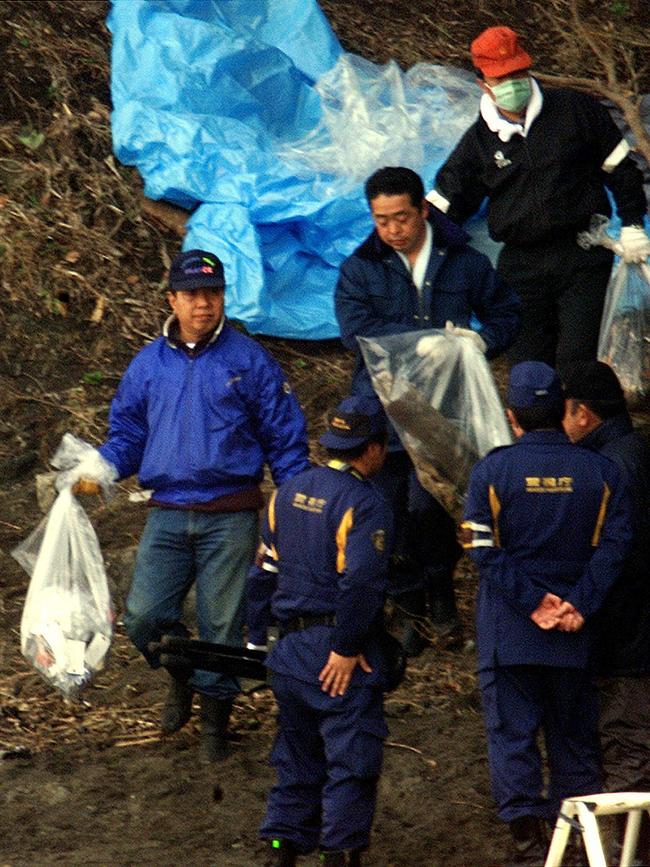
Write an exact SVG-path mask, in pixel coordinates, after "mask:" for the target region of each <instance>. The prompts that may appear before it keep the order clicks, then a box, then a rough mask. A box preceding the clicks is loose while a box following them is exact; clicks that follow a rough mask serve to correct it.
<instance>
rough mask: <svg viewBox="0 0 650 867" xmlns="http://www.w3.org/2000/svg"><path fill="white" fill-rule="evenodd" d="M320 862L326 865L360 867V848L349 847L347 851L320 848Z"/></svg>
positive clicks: (331, 866) (332, 866)
mask: <svg viewBox="0 0 650 867" xmlns="http://www.w3.org/2000/svg"><path fill="white" fill-rule="evenodd" d="M319 858H320V863H321V864H324V865H327V867H361V849H351V850H350V851H349V852H343V851H337V852H334V851H332V850H327V849H321V852H320V856H319Z"/></svg>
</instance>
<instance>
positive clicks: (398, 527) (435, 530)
mask: <svg viewBox="0 0 650 867" xmlns="http://www.w3.org/2000/svg"><path fill="white" fill-rule="evenodd" d="M372 483H373V485H374V486H375V487H377V488H378V489H379V490H380V491H381V493H382V494H383V495H384V496H385V497H386V499H387V500H388V502H389V503H390V504H391V506H392V508H393V515H394V521H395V543H394V548H393V557H392V566H391V585H390V589H389V593H390V595H391V596H393V597H399V596H401V595H403V594H405V593H411V592H412V591H415V590H429V591H430V593H431V595H432V597H433V598H441V599H443V600H445V601H448V602H449V604H450V606H453V599H454V591H453V583H452V576H453V572H454V568H455V566H456V563H457V562H458V559H459V558H460V555H461V554H462V549H461V547H460V545H459V544H458V541H457V540H456V524H455V522H454V519H453V518H452V517H451V515H450V514H449V513H448V512H447V511H446V510H445V509H444V508H443V507H442V506H441V505H440V503H439V502H438V500H436V498H435V497H434V496H432V495H431V494H430V493H429V492H428V491H426V490H425V489H424V488H423V487H422V485H421V484H420V483H419V481H418V479H417V475H416V472H415V468H414V466H413V463H412V462H411V459H410V458H409V456H408V455H407V454H406V452H404V451H397V452H390V453H389V455H388V457H387V460H386V462H385V464H384V466H383V468H382V470H380V472H379V473H377V475H376V476H373V479H372Z"/></svg>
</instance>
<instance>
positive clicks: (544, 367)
mask: <svg viewBox="0 0 650 867" xmlns="http://www.w3.org/2000/svg"><path fill="white" fill-rule="evenodd" d="M563 401H564V394H563V391H562V384H561V382H560V377H559V376H558V374H557V371H555V370H553V368H552V367H549V365H548V364H544V362H543V361H522V362H521V363H520V364H515V366H514V367H513V368H512V370H511V371H510V380H509V382H508V406H512V407H515V408H516V409H526V408H528V407H532V406H545V407H552V406H558V405H560V406H561V405H562V403H563Z"/></svg>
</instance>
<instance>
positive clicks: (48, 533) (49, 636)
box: [11, 486, 114, 698]
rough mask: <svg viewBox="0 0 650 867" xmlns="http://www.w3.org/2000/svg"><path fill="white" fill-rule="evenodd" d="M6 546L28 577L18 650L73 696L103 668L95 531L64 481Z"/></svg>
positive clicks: (101, 581)
mask: <svg viewBox="0 0 650 867" xmlns="http://www.w3.org/2000/svg"><path fill="white" fill-rule="evenodd" d="M11 553H12V556H13V557H15V559H16V560H17V561H18V562H19V563H20V564H21V566H23V568H24V569H25V570H26V571H27V572H28V573H29V574H31V576H32V577H31V581H30V583H29V588H28V591H27V598H26V599H25V606H24V608H23V616H22V620H21V624H20V645H21V650H22V653H23V655H24V656H25V657H26V658H27V659H29V661H30V662H31V663H32V665H33V666H34V668H36V670H37V671H39V672H40V673H41V674H42V675H43V676H44V677H45V678H46V679H47V680H49V681H50V682H51V683H52V685H53V686H55V687H56V688H57V689H59V690H60V691H61V692H62V693H63V695H64V696H65V697H66V698H72V697H75V696H76V694H77V693H78V692H79V690H80V689H81V688H82V687H83V686H85V685H86V684H87V683H88V682H89V681H90V680H91V678H92V677H93V675H94V674H95V673H96V672H98V671H101V670H102V668H103V667H104V664H105V660H106V654H107V653H108V649H109V647H110V643H111V637H112V632H113V621H114V615H113V608H112V605H111V600H110V595H109V592H108V583H107V579H106V571H105V569H104V561H103V559H102V554H101V551H100V548H99V542H98V540H97V536H96V534H95V531H94V529H93V527H92V524H91V523H90V521H89V519H88V516H87V515H86V513H85V511H84V510H83V508H82V507H81V505H80V504H79V502H78V501H77V499H76V498H75V497H74V495H73V494H72V491H71V488H70V486H68V487H66V488H64V489H63V490H62V491H61V493H60V494H59V495H58V497H57V499H56V500H55V502H54V505H53V506H52V508H51V509H50V511H49V513H48V515H47V516H46V518H45V519H44V520H43V521H42V522H41V523H40V524H39V526H38V527H37V528H36V529H35V530H34V532H33V533H32V534H31V535H30V536H29V537H28V538H27V539H25V541H24V542H22V543H21V544H20V545H19V546H18V547H17V548H15V549H14V550H13V551H12V552H11Z"/></svg>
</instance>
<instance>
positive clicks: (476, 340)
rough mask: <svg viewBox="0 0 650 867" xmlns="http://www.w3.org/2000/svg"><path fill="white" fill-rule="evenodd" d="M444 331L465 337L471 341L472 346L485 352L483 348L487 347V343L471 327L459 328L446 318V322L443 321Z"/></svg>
mask: <svg viewBox="0 0 650 867" xmlns="http://www.w3.org/2000/svg"><path fill="white" fill-rule="evenodd" d="M445 331H447V332H448V333H449V334H455V335H456V337H467V338H468V339H469V340H471V341H472V343H473V344H474V346H475V347H476V348H477V349H479V350H480V351H481V352H483V353H485V350H486V349H487V343H486V342H485V340H483V338H482V337H481V335H480V334H479V333H478V332H477V331H472V329H471V328H461V327H460V326H459V325H454V323H453V322H450V321H449V320H447V322H445Z"/></svg>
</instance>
